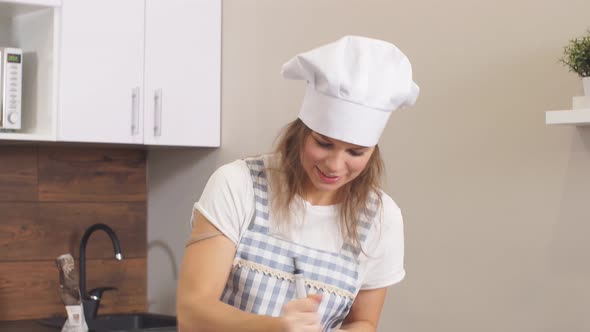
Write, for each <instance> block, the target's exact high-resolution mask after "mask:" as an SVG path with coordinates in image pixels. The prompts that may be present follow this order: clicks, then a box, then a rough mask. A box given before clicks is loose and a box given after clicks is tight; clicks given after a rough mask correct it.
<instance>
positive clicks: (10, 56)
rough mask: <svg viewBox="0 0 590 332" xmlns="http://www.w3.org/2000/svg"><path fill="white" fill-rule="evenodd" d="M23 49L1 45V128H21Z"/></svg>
mask: <svg viewBox="0 0 590 332" xmlns="http://www.w3.org/2000/svg"><path fill="white" fill-rule="evenodd" d="M22 76H23V51H22V50H21V49H18V48H10V47H0V97H1V98H0V129H21V97H22Z"/></svg>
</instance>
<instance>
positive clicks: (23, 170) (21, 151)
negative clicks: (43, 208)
mask: <svg viewBox="0 0 590 332" xmlns="http://www.w3.org/2000/svg"><path fill="white" fill-rule="evenodd" d="M36 200H37V154H36V150H35V148H32V147H14V146H0V201H36Z"/></svg>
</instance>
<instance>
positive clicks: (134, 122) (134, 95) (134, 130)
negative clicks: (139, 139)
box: [131, 87, 139, 136]
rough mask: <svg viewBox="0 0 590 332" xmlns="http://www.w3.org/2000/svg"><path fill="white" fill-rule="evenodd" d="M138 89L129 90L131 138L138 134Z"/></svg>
mask: <svg viewBox="0 0 590 332" xmlns="http://www.w3.org/2000/svg"><path fill="white" fill-rule="evenodd" d="M138 113H139V87H136V88H133V89H132V90H131V136H135V135H137V134H138V132H139V128H138V127H139V123H138V122H139V121H138Z"/></svg>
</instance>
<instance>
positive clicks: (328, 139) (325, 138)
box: [314, 131, 369, 150]
mask: <svg viewBox="0 0 590 332" xmlns="http://www.w3.org/2000/svg"><path fill="white" fill-rule="evenodd" d="M314 133H315V134H317V135H318V136H320V137H321V138H322V139H324V140H326V141H328V142H330V143H333V142H332V139H331V138H330V137H328V136H324V135H322V134H320V133H318V132H315V131H314ZM368 148H369V147H368V146H361V145H355V144H352V146H351V147H350V149H352V150H363V149H368Z"/></svg>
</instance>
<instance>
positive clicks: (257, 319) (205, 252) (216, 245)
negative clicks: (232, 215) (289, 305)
mask: <svg viewBox="0 0 590 332" xmlns="http://www.w3.org/2000/svg"><path fill="white" fill-rule="evenodd" d="M193 225H194V227H193V230H192V235H193V236H197V235H199V234H204V233H209V232H212V231H218V230H217V228H215V226H213V225H212V224H211V223H210V222H209V221H208V220H207V219H206V218H205V217H203V216H202V215H201V214H200V213H198V212H197V211H195V220H193ZM235 253H236V247H235V245H234V243H233V242H232V241H231V240H229V239H228V238H227V237H225V236H223V235H220V236H215V237H211V238H207V239H205V240H202V241H199V242H196V243H193V244H191V245H190V246H188V247H187V248H186V250H185V254H184V258H183V261H182V268H181V272H180V278H179V281H178V289H177V302H176V310H177V317H178V328H179V331H181V332H189V331H196V332H200V331H220V332H223V331H232V332H233V331H244V332H248V331H256V332H259V331H265V332H273V331H283V323H282V321H281V319H280V318H275V317H267V316H261V315H255V314H250V313H246V312H244V311H241V310H239V309H237V308H235V307H232V306H230V305H227V304H225V303H223V302H221V301H220V300H219V299H220V298H221V293H222V292H223V289H224V287H225V284H226V281H227V278H228V276H229V273H230V270H231V267H232V261H233V258H234V255H235Z"/></svg>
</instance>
